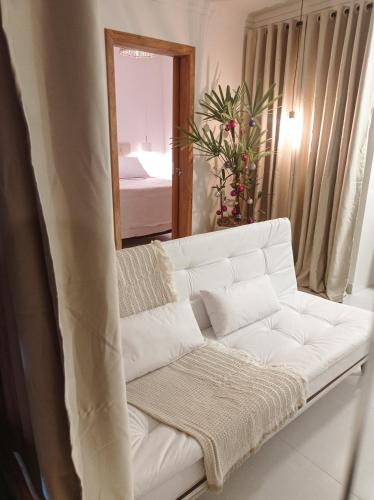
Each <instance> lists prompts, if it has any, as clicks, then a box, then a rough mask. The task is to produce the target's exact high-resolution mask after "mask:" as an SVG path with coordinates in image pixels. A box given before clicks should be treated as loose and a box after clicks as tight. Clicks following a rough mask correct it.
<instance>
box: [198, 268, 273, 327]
mask: <svg viewBox="0 0 374 500" xmlns="http://www.w3.org/2000/svg"><path fill="white" fill-rule="evenodd" d="M200 293H201V296H202V299H203V301H204V305H205V307H206V310H207V312H208V316H209V319H210V322H211V324H212V327H213V330H214V333H215V335H216V337H224V336H225V335H227V334H229V333H231V332H234V331H235V330H239V328H243V327H244V326H247V325H250V324H251V323H255V322H256V321H260V320H261V319H264V318H266V317H267V316H270V315H271V314H274V313H276V312H277V311H279V310H280V304H279V301H278V297H277V295H276V293H275V291H274V289H273V286H272V284H271V281H270V278H269V277H268V276H261V277H260V278H255V279H253V280H251V281H240V282H238V283H234V284H233V285H231V286H229V287H223V288H218V289H216V290H201V292H200Z"/></svg>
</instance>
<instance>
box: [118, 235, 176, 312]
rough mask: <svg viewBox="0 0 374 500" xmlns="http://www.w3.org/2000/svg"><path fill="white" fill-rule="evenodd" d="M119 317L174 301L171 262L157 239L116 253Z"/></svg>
mask: <svg viewBox="0 0 374 500" xmlns="http://www.w3.org/2000/svg"><path fill="white" fill-rule="evenodd" d="M117 273H118V291H119V311H120V316H121V318H124V317H126V316H130V315H131V314H137V313H139V312H142V311H145V310H147V309H153V308H154V307H158V306H162V305H164V304H167V303H168V302H174V301H175V300H176V298H177V297H176V291H175V289H174V285H173V282H172V277H171V264H170V261H169V258H168V256H167V255H166V253H165V251H164V249H163V248H162V246H161V243H160V242H159V241H152V243H150V244H149V245H140V246H137V247H134V248H126V249H125V250H119V251H118V252H117Z"/></svg>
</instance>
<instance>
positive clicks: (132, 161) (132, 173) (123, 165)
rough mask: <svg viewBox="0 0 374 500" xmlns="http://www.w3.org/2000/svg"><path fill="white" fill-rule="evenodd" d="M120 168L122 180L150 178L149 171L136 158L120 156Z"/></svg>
mask: <svg viewBox="0 0 374 500" xmlns="http://www.w3.org/2000/svg"><path fill="white" fill-rule="evenodd" d="M118 166H119V178H120V179H134V178H136V177H138V178H141V179H145V178H146V177H149V175H148V174H147V171H146V170H145V168H144V167H143V165H142V164H141V163H140V161H139V160H138V158H136V157H135V156H120V157H119V158H118Z"/></svg>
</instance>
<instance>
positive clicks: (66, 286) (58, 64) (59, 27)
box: [0, 0, 133, 500]
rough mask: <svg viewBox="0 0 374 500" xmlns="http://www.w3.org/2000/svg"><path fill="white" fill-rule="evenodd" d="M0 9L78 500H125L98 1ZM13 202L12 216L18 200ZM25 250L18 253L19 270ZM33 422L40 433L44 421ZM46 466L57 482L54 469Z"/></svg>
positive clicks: (123, 410) (7, 3)
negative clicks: (27, 159) (45, 270)
mask: <svg viewBox="0 0 374 500" xmlns="http://www.w3.org/2000/svg"><path fill="white" fill-rule="evenodd" d="M0 6H1V14H2V25H3V27H4V31H5V34H6V37H7V41H8V44H9V49H10V57H11V63H12V66H13V69H14V73H15V77H16V81H17V85H18V89H19V95H20V100H21V102H22V105H23V111H24V115H25V118H26V123H27V127H28V134H29V142H30V150H31V161H32V166H33V173H34V176H35V180H36V189H37V193H38V197H39V200H40V205H41V207H40V215H41V217H42V219H43V224H44V225H45V245H46V247H47V248H48V249H49V251H50V259H51V269H50V273H51V274H50V278H51V280H52V281H51V283H52V284H53V286H52V290H55V291H56V293H55V297H54V301H55V304H56V312H57V317H58V323H59V327H60V331H61V336H62V346H63V368H64V373H65V404H66V408H67V413H68V417H69V421H70V440H71V446H72V457H73V463H74V466H75V470H76V472H77V474H78V476H79V478H80V482H81V488H82V492H83V493H82V496H83V498H85V499H89V500H94V499H99V498H100V499H105V500H111V499H113V500H114V499H115V500H118V499H124V500H131V499H132V497H133V493H132V481H131V466H130V465H131V459H130V450H129V431H128V427H127V406H126V388H125V383H124V380H125V379H124V367H123V362H122V356H121V349H120V337H119V327H118V320H119V311H118V291H117V281H116V270H115V249H114V238H113V234H114V232H113V220H112V202H111V178H110V166H109V152H108V150H109V145H108V126H107V109H106V99H107V97H106V75H105V72H103V71H102V68H104V67H105V61H104V60H103V58H104V51H103V46H104V44H103V39H104V33H103V32H102V30H100V29H99V19H98V5H97V1H96V0H80V1H79V2H76V1H75V0H64V1H62V2H61V1H60V0H49V1H48V2H45V1H44V0H0ZM3 97H4V96H2V95H1V96H0V102H2V101H3ZM9 201H11V202H12V203H13V204H14V207H15V208H14V210H16V206H17V204H18V203H19V202H18V201H17V199H16V198H15V197H14V198H13V199H11V198H10V197H9ZM10 209H11V208H10ZM27 252H28V248H27V246H25V248H24V253H25V254H24V255H25V262H27V261H28V257H27ZM30 328H31V329H32V328H34V326H33V325H30ZM34 347H35V350H37V349H38V348H40V345H38V344H35V346H34ZM36 359H37V356H36ZM46 361H47V360H46ZM30 377H31V378H32V377H34V373H33V370H31V371H30ZM29 383H30V384H31V385H32V384H35V385H37V383H38V379H37V378H32V379H31V380H30V381H29ZM41 390H42V389H41ZM47 416H48V418H51V419H53V418H54V415H45V417H47ZM33 424H34V425H35V426H36V429H35V432H36V434H37V435H41V433H42V432H43V428H42V425H43V421H42V420H39V419H36V420H35V421H34V422H33ZM49 446H50V449H49V450H48V454H47V450H44V451H45V453H46V455H45V457H51V456H53V455H54V454H56V456H57V451H58V450H57V449H55V448H54V446H55V443H54V442H51V443H49ZM39 451H40V453H43V449H41V450H39ZM43 463H44V466H45V467H47V468H48V467H50V474H49V478H51V480H53V475H52V473H51V470H52V469H53V468H54V467H56V466H58V465H56V463H54V462H53V460H52V459H50V460H49V464H48V461H46V460H44V462H43ZM51 487H52V484H51ZM58 487H60V488H61V489H60V490H58ZM51 491H53V495H52V496H51V497H52V498H56V499H60V498H69V497H68V495H67V494H66V490H65V491H64V489H63V486H62V484H60V485H58V484H57V483H55V484H54V485H53V490H51ZM58 491H60V493H58Z"/></svg>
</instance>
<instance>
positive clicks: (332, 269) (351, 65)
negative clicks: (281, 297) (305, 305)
mask: <svg viewBox="0 0 374 500" xmlns="http://www.w3.org/2000/svg"><path fill="white" fill-rule="evenodd" d="M372 13H373V4H372V3H371V2H363V1H360V2H351V3H349V4H345V5H340V6H338V7H336V8H334V9H332V8H329V9H326V10H323V11H321V12H313V13H310V14H307V15H304V16H303V19H302V23H300V22H299V20H298V19H297V18H296V19H288V20H285V21H282V22H276V23H274V24H269V25H268V26H264V27H260V28H257V29H253V30H249V32H248V36H247V51H246V64H245V79H246V81H247V82H248V84H249V85H250V87H251V88H252V89H255V87H256V85H257V84H258V82H261V84H262V85H263V87H264V88H267V87H268V86H269V85H270V84H271V83H273V82H275V83H276V85H277V86H276V93H278V94H281V99H280V102H279V104H280V105H281V106H280V107H279V106H276V105H274V108H273V109H272V110H269V113H268V114H267V116H265V117H264V123H263V125H265V126H267V127H268V139H269V144H270V145H271V148H272V151H273V152H272V155H271V156H269V157H268V158H266V159H264V160H263V161H262V162H261V163H260V165H259V171H258V180H259V186H258V189H259V190H261V191H262V192H263V198H262V200H261V201H260V202H258V204H257V206H256V207H255V211H257V212H258V213H261V212H259V210H261V211H262V212H263V213H265V214H266V216H265V217H266V218H275V217H289V218H290V220H291V223H292V227H293V244H294V252H295V259H296V272H297V276H298V282H299V285H300V286H301V287H306V288H309V289H311V290H313V291H315V292H317V293H326V294H327V295H328V297H329V298H331V299H333V300H341V298H342V297H343V295H344V292H345V288H346V285H347V281H348V271H349V265H350V258H351V250H352V240H353V232H354V227H355V221H356V214H357V207H358V202H359V197H360V192H361V183H362V178H363V169H364V164H365V150H366V148H365V145H366V141H367V135H368V130H369V126H370V120H371V116H372V110H373V99H372V92H371V91H370V88H369V87H370V85H369V81H371V86H372V85H373V83H374V82H373V77H372V76H371V75H370V74H369V72H370V69H369V66H368V57H369V48H370V45H371V42H372V37H371V32H372V26H371V25H372V22H373V15H372ZM296 64H297V71H295V68H296ZM366 69H367V70H368V71H366ZM295 75H296V77H295ZM364 88H365V89H366V90H365V92H364ZM291 110H294V111H295V118H293V119H289V112H290V111H291Z"/></svg>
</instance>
